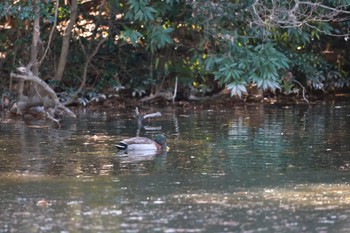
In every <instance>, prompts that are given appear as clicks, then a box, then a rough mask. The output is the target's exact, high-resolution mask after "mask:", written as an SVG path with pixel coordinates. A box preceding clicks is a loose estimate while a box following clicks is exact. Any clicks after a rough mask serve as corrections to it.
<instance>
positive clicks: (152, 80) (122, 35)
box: [0, 0, 350, 96]
mask: <svg viewBox="0 0 350 233" xmlns="http://www.w3.org/2000/svg"><path fill="white" fill-rule="evenodd" d="M347 1H348V0H337V1H322V3H323V4H326V5H327V6H340V5H342V4H350V3H349V2H347ZM36 2H37V6H38V7H39V14H40V17H41V18H42V20H43V21H44V22H45V24H42V25H41V26H43V25H44V26H43V27H42V28H41V39H42V41H43V42H44V44H43V47H45V46H46V43H47V38H48V37H49V32H50V28H51V27H50V26H51V25H52V24H53V22H54V18H53V16H54V14H53V13H54V3H55V1H52V0H50V1H36ZM254 2H255V1H253V0H249V1H241V0H238V1H206V0H199V1H184V0H155V1H150V0H123V1H119V0H112V1H107V2H106V5H105V6H104V8H100V7H101V5H100V3H101V2H100V1H84V2H80V3H79V5H78V7H79V12H81V14H80V16H79V19H78V23H79V25H77V26H76V27H75V34H74V36H73V37H72V40H71V45H70V46H71V47H70V54H69V57H68V63H67V67H66V71H65V78H64V79H65V83H66V84H67V88H72V87H77V86H79V84H80V79H79V77H81V74H82V70H83V68H82V63H83V62H84V61H86V58H87V57H88V56H89V54H91V53H92V51H93V48H94V46H95V45H96V44H97V43H98V41H99V40H100V39H101V35H104V36H108V38H109V40H108V41H107V42H106V43H105V44H104V46H102V47H101V48H100V51H99V52H98V53H97V54H96V56H95V57H94V59H93V61H92V62H91V64H90V66H89V72H88V77H87V78H88V80H87V82H86V84H87V86H89V87H90V88H95V89H96V90H97V91H102V90H104V89H108V88H110V87H111V86H112V87H113V86H115V87H118V90H119V89H120V88H119V87H123V88H124V87H125V88H127V89H128V91H125V92H128V93H130V95H132V96H142V95H145V94H148V93H151V92H152V91H154V90H155V89H157V88H158V87H160V86H161V85H162V87H163V88H173V84H174V80H173V78H174V77H176V76H177V77H179V84H180V85H183V86H185V87H186V88H187V87H190V88H192V89H196V90H197V91H198V93H204V92H208V91H210V90H211V89H212V88H211V85H212V84H213V83H214V84H215V85H217V84H218V83H219V84H221V85H222V86H224V87H226V88H228V89H229V90H231V95H237V96H242V95H243V94H246V93H247V87H248V86H249V85H252V84H256V86H257V87H258V88H260V89H263V90H272V91H275V90H276V89H281V90H282V92H283V93H286V94H289V93H296V92H297V91H298V88H300V86H298V85H294V83H293V82H289V81H286V80H285V79H284V77H285V74H286V73H288V72H291V73H292V74H293V78H294V79H295V80H298V81H299V82H300V83H302V84H303V85H305V87H307V88H309V89H320V90H327V89H332V88H339V87H344V86H345V85H349V79H348V78H347V77H348V73H349V71H350V70H349V68H348V67H349V62H350V61H349V60H350V59H349V55H348V54H347V53H348V52H347V51H350V50H349V48H348V47H349V46H348V45H347V43H346V41H345V40H342V41H341V40H338V41H334V40H333V38H332V37H327V36H325V35H327V34H331V33H337V34H341V33H344V32H347V31H346V30H347V28H348V24H349V23H348V22H340V23H336V22H332V23H331V22H327V21H318V22H317V21H309V22H307V24H306V23H303V24H302V25H300V26H298V27H274V26H273V25H272V24H269V22H268V21H267V20H268V19H266V23H267V25H268V26H265V27H263V26H260V27H258V26H256V25H255V24H254V21H256V18H254V17H253V15H254V12H252V4H253V3H254ZM278 2H279V5H278V4H277V5H278V6H284V7H286V8H287V7H290V6H289V5H288V4H289V2H288V1H287V2H286V1H285V2H283V1H278ZM259 3H261V4H264V5H265V6H268V7H272V6H273V4H272V3H271V1H259ZM323 11H326V8H324V9H321V10H319V11H318V13H319V14H322V12H323ZM9 16H11V17H10V18H11V20H12V25H13V28H11V29H10V30H7V31H6V30H4V31H3V33H2V34H1V36H0V43H1V44H0V47H2V48H5V49H3V50H1V52H3V51H6V59H5V61H1V60H0V62H1V63H0V65H2V64H5V65H6V67H7V68H8V67H12V66H11V65H14V64H18V63H19V62H20V61H21V62H23V59H24V58H25V57H28V55H29V53H30V49H29V48H30V46H28V45H29V44H30V41H31V38H30V37H31V32H32V28H31V27H32V25H31V23H30V22H31V21H32V20H33V19H34V17H35V11H34V5H33V1H16V3H13V1H9V0H7V1H2V4H0V19H1V20H2V21H0V22H2V23H3V22H5V21H6V20H7V18H9ZM69 16H70V8H69V5H60V7H59V9H58V19H57V20H58V22H57V25H59V26H62V25H63V26H64V25H66V24H67V20H68V19H69ZM320 16H321V15H320ZM5 17H7V18H5ZM278 17H280V18H281V19H287V18H286V17H288V16H287V15H278ZM28 21H29V22H28ZM0 26H2V25H0ZM89 27H91V28H89ZM94 27H96V28H94ZM62 28H64V27H62ZM81 32H89V33H87V34H88V35H83V34H80V35H78V33H81ZM61 33H62V32H61V31H60V32H59V33H56V34H54V35H56V36H54V37H53V39H52V43H51V45H50V46H51V47H50V50H49V56H50V59H48V61H50V62H51V63H52V61H57V60H58V58H59V54H60V50H61V47H60V46H61V43H62V36H61V35H62V34H61ZM339 41H340V43H339ZM81 45H83V47H84V50H85V51H82V46H81ZM326 47H327V48H328V47H330V48H331V49H332V48H333V47H340V48H341V49H343V50H344V51H345V52H344V54H341V58H340V59H338V60H337V61H336V62H335V63H334V62H333V64H331V63H330V62H327V61H325V60H324V59H323V54H322V50H324V49H325V48H326ZM84 53H85V54H84ZM45 62H47V61H44V63H45ZM50 62H48V63H46V64H42V67H43V66H44V67H45V68H41V74H42V75H43V76H48V77H50V76H53V72H54V66H53V65H52V64H51V63H50ZM50 72H51V73H50Z"/></svg>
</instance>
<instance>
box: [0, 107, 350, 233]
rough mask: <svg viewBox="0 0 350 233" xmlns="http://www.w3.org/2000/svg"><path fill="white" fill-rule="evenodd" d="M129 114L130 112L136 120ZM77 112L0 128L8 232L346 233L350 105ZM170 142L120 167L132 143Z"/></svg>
mask: <svg viewBox="0 0 350 233" xmlns="http://www.w3.org/2000/svg"><path fill="white" fill-rule="evenodd" d="M130 111H131V110H130ZM143 111H145V112H149V113H150V112H156V111H159V112H161V113H162V117H160V118H154V119H152V121H150V122H147V126H152V127H155V128H157V127H158V128H159V127H161V130H159V129H158V131H149V130H145V129H141V130H138V128H137V124H136V121H135V119H133V117H132V113H133V112H130V113H127V112H118V111H117V110H115V111H114V110H111V109H108V110H106V109H105V110H103V109H101V110H96V111H87V110H81V109H80V110H76V113H77V115H78V118H77V119H65V120H64V121H63V126H62V128H61V129H55V128H53V127H49V128H33V127H27V126H25V125H24V124H21V123H13V124H0V133H1V137H0V195H1V199H0V209H1V211H0V232H167V233H172V232H350V104H349V103H348V102H343V103H334V104H318V105H311V106H302V105H301V106H300V105H299V106H276V105H251V106H237V107H233V108H231V109H215V108H213V109H209V110H208V109H206V110H200V109H198V110H196V109H192V110H186V109H183V108H179V107H178V108H172V107H167V108H161V109H155V108H143ZM157 132H162V133H164V134H165V135H166V136H167V138H168V146H169V147H170V150H169V151H168V152H167V153H165V154H161V155H157V156H144V157H137V158H133V157H131V156H128V157H118V156H117V155H116V149H115V147H114V145H115V143H116V142H117V141H119V140H121V139H123V138H125V137H132V136H136V135H137V134H138V135H140V136H147V137H152V135H154V134H155V133H157Z"/></svg>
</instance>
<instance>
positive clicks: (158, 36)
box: [146, 25, 174, 53]
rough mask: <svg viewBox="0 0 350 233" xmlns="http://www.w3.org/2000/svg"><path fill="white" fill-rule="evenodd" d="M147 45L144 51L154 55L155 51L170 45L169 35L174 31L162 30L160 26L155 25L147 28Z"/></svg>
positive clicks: (170, 29) (169, 29)
mask: <svg viewBox="0 0 350 233" xmlns="http://www.w3.org/2000/svg"><path fill="white" fill-rule="evenodd" d="M148 30H149V31H148V33H147V35H148V43H147V47H146V49H147V50H149V51H151V53H154V52H155V51H156V50H157V49H161V48H163V47H165V46H166V45H167V44H171V43H172V39H171V37H170V33H171V32H172V31H173V30H174V29H173V28H171V27H169V28H164V27H163V26H161V25H155V26H153V27H152V26H151V27H148Z"/></svg>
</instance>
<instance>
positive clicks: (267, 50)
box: [205, 43, 289, 96]
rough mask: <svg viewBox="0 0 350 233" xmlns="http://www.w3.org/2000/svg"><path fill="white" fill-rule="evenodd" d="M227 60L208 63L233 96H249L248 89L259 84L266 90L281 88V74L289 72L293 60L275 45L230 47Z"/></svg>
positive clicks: (223, 58)
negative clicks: (249, 86) (287, 70)
mask: <svg viewBox="0 0 350 233" xmlns="http://www.w3.org/2000/svg"><path fill="white" fill-rule="evenodd" d="M230 49H231V51H230V52H229V53H228V54H227V55H226V56H212V57H209V58H208V59H206V61H205V67H206V69H207V71H211V70H214V72H213V73H214V75H215V79H216V80H218V81H220V82H221V83H223V84H227V88H228V89H230V90H231V95H238V96H241V95H242V93H246V92H247V90H246V87H245V86H246V85H248V84H251V83H255V84H257V86H258V87H259V88H262V89H264V90H267V89H271V90H275V89H276V88H279V87H280V86H279V82H280V75H279V73H280V72H283V71H285V70H286V69H288V68H289V59H288V58H287V57H286V56H285V55H284V54H283V53H281V52H279V51H278V50H277V49H275V48H274V45H273V44H271V43H266V44H261V45H257V46H238V45H233V46H231V47H230Z"/></svg>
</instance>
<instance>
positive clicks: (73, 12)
mask: <svg viewBox="0 0 350 233" xmlns="http://www.w3.org/2000/svg"><path fill="white" fill-rule="evenodd" d="M77 14H78V2H77V0H72V1H71V6H70V18H69V23H68V26H67V28H66V30H65V32H64V35H63V40H62V49H61V55H60V60H59V62H58V68H57V71H56V74H55V78H54V79H55V80H59V81H61V80H62V77H63V72H64V69H65V67H66V62H67V56H68V50H69V41H70V37H71V34H72V29H73V26H74V25H75V22H76V18H77Z"/></svg>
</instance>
